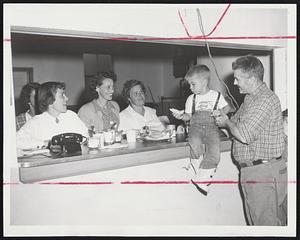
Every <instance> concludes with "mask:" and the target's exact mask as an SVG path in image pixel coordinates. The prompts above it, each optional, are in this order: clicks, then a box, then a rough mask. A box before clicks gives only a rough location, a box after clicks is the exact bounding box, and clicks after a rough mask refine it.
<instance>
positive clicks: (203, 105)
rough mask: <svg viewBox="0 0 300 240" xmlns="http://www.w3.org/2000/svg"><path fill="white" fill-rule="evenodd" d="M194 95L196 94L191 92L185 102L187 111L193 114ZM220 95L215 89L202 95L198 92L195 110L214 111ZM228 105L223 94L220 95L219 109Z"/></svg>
mask: <svg viewBox="0 0 300 240" xmlns="http://www.w3.org/2000/svg"><path fill="white" fill-rule="evenodd" d="M193 96H194V94H191V95H190V96H189V97H188V98H187V100H186V102H185V112H186V113H189V114H191V113H192V107H193ZM217 97H218V92H217V91H214V90H211V89H210V90H209V91H208V92H207V93H206V94H203V95H200V94H196V99H195V111H211V112H212V111H213V108H214V105H215V103H216V100H217ZM226 105H228V103H227V102H226V100H225V98H224V97H223V95H222V94H221V95H220V99H219V102H218V106H217V109H222V108H223V107H225V106H226Z"/></svg>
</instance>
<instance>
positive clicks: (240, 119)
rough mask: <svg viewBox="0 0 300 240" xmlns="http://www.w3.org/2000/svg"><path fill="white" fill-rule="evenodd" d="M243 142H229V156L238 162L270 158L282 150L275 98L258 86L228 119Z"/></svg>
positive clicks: (267, 90)
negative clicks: (230, 153)
mask: <svg viewBox="0 0 300 240" xmlns="http://www.w3.org/2000/svg"><path fill="white" fill-rule="evenodd" d="M231 120H232V122H234V123H236V124H237V128H238V129H239V132H240V133H241V135H242V136H243V137H244V139H245V140H246V144H243V143H241V142H239V141H237V140H236V139H235V140H234V141H233V150H232V153H233V156H234V158H235V160H237V161H238V162H248V161H254V160H257V159H262V160H264V159H266V160H268V159H272V158H276V157H279V156H281V155H282V153H283V150H284V131H283V119H282V115H281V107H280V101H279V98H278V97H277V95H276V94H275V93H274V92H273V91H271V90H270V89H269V88H267V86H266V84H265V83H263V84H261V85H260V86H259V87H258V88H257V89H256V90H255V91H254V92H253V93H251V94H249V95H247V96H246V97H245V99H244V103H243V104H242V105H241V107H240V108H239V110H238V111H237V112H236V114H235V115H234V116H233V117H232V118H231Z"/></svg>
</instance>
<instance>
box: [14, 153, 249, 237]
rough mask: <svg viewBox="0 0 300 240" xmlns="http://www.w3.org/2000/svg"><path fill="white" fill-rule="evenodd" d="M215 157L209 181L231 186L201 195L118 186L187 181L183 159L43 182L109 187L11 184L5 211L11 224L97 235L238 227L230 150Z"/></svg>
mask: <svg viewBox="0 0 300 240" xmlns="http://www.w3.org/2000/svg"><path fill="white" fill-rule="evenodd" d="M221 159H222V161H221V162H220V164H219V166H218V171H217V173H216V175H215V177H214V179H213V180H214V181H219V182H222V181H232V183H228V184H212V185H211V188H210V192H209V194H208V195H207V196H206V197H205V196H204V195H202V194H201V193H199V192H198V190H196V188H195V187H194V186H193V185H192V184H191V183H186V184H121V182H125V181H153V182H156V181H189V180H190V175H189V174H188V172H187V171H186V170H185V169H184V168H183V167H184V166H186V165H187V164H188V163H189V159H180V160H174V161H167V162H161V163H154V164H148V165H141V166H135V167H129V168H123V169H116V170H110V171H104V172H98V173H92V174H87V175H82V176H74V177H66V178H60V179H52V180H48V181H43V182H52V183H55V182H65V183H67V182H112V183H113V184H109V185H83V184H81V185H72V184H71V185H57V184H56V185H45V184H44V185H43V184H38V183H36V184H21V185H16V186H15V187H14V188H12V191H11V194H12V195H11V204H12V206H15V207H14V208H12V210H11V224H12V225H14V226H16V225H17V226H20V225H49V226H48V227H50V228H51V226H61V225H69V226H74V225H78V224H81V225H98V226H101V227H99V229H98V232H104V231H105V230H104V229H105V228H106V227H107V226H113V227H115V231H114V233H115V234H116V233H118V227H120V226H144V228H145V230H147V228H148V227H151V226H161V227H164V226H172V225H176V227H178V228H184V227H193V226H194V225H196V226H197V229H196V232H198V233H200V232H201V231H202V229H201V226H203V225H215V228H217V226H216V225H231V226H232V225H236V226H243V225H245V218H244V214H243V206H242V200H241V197H240V193H239V189H238V184H237V181H238V169H237V168H236V166H235V165H233V163H232V160H231V157H230V152H224V153H222V155H221ZM15 177H16V176H15ZM14 180H15V181H16V179H14ZM228 216H230V217H228ZM182 233H183V234H186V235H189V234H191V233H192V232H186V231H183V232H182ZM153 234H156V232H153ZM169 234H174V232H172V231H171V232H169Z"/></svg>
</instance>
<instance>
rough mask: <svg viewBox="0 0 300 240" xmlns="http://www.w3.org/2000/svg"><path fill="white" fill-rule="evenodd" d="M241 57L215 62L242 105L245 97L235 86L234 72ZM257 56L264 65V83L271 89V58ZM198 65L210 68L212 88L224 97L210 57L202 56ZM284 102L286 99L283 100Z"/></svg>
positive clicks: (236, 56) (233, 56)
mask: <svg viewBox="0 0 300 240" xmlns="http://www.w3.org/2000/svg"><path fill="white" fill-rule="evenodd" d="M239 56H240V55H232V56H226V55H225V56H220V55H217V56H213V61H214V63H215V66H216V69H217V72H218V75H219V77H220V78H221V80H223V81H225V83H227V84H228V86H229V90H230V92H231V94H232V96H233V97H234V98H235V100H236V101H237V102H238V104H240V103H241V102H242V101H243V96H241V95H240V94H239V91H238V89H237V88H236V87H235V86H233V81H234V79H233V72H232V62H233V61H234V60H236V59H237V58H238V57H239ZM255 56H257V57H258V58H259V59H260V60H261V62H262V64H263V65H264V69H265V72H264V82H265V83H266V84H267V86H268V87H270V83H271V74H272V69H271V56H270V55H269V56H268V55H267V56H266V55H259V54H255ZM197 63H198V64H205V65H207V66H208V67H209V69H210V70H211V76H212V77H211V82H210V85H211V88H212V89H214V90H217V91H221V92H222V93H223V95H224V93H225V92H226V91H225V87H224V85H222V84H221V83H220V81H219V80H218V77H217V74H216V72H215V69H214V67H213V64H212V62H211V60H210V58H209V57H206V56H200V57H198V58H197ZM281 84H282V85H284V84H285V82H284V81H281ZM283 100H284V99H283Z"/></svg>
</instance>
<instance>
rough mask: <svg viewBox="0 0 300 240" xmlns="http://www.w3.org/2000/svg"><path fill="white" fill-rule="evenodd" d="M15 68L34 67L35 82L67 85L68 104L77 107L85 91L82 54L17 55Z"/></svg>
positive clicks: (14, 61) (14, 62) (14, 58)
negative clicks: (54, 82)
mask: <svg viewBox="0 0 300 240" xmlns="http://www.w3.org/2000/svg"><path fill="white" fill-rule="evenodd" d="M13 67H32V68H33V81H34V82H39V83H43V82H47V81H59V82H65V83H66V94H67V96H68V98H69V100H68V104H69V105H75V104H77V101H78V99H79V96H80V94H81V93H82V90H83V89H84V64H83V59H82V55H81V54H75V55H71V54H68V55H67V54H59V53H53V54H46V53H41V54H29V53H26V54H16V55H13Z"/></svg>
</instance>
